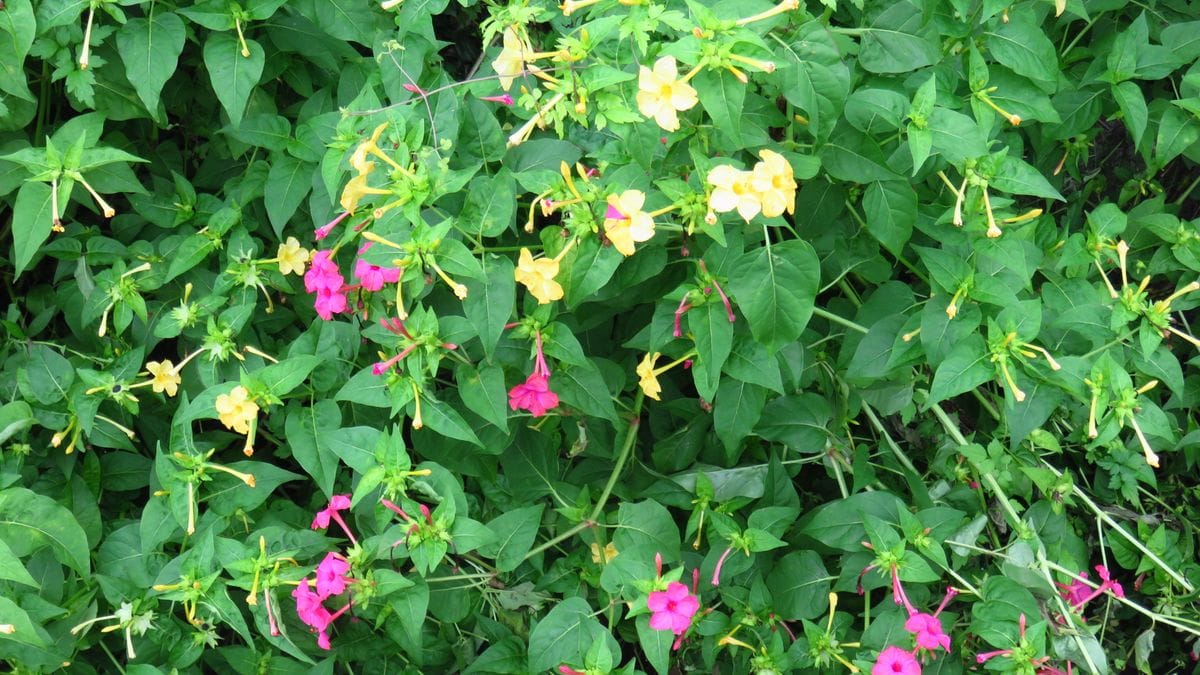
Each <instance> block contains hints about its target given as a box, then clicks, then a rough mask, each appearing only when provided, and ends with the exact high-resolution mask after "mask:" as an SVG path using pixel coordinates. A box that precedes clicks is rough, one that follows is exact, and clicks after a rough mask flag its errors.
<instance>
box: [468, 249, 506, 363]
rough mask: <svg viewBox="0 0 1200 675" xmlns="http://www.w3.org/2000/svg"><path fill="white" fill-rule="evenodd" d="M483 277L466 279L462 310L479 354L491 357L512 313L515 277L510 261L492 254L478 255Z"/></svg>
mask: <svg viewBox="0 0 1200 675" xmlns="http://www.w3.org/2000/svg"><path fill="white" fill-rule="evenodd" d="M479 264H480V265H482V266H483V279H472V278H466V279H464V280H463V282H464V283H465V284H466V286H467V298H466V300H463V313H464V314H466V316H467V320H468V321H470V322H471V325H472V326H474V327H475V332H476V333H477V334H478V335H479V343H480V344H481V345H482V346H483V353H484V354H486V355H487V356H488V358H491V356H492V354H493V353H494V352H495V350H496V343H497V342H499V341H500V335H501V334H502V333H503V332H504V326H505V324H507V323H508V320H509V318H510V317H512V313H513V303H514V302H515V300H516V280H515V278H514V276H513V263H512V260H511V259H509V258H506V257H503V256H498V255H495V254H492V255H485V256H481V257H480V259H479Z"/></svg>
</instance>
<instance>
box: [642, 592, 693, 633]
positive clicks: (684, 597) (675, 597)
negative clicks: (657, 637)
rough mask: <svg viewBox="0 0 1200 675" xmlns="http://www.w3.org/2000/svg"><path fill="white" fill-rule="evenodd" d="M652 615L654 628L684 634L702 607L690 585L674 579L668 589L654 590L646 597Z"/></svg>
mask: <svg viewBox="0 0 1200 675" xmlns="http://www.w3.org/2000/svg"><path fill="white" fill-rule="evenodd" d="M646 606H647V607H648V608H650V611H651V612H653V614H651V615H650V627H651V628H653V629H654V630H669V631H671V632H672V633H675V634H676V635H683V634H684V632H685V631H687V629H688V627H689V626H691V625H692V617H693V616H694V615H695V614H696V612H697V610H699V609H700V600H699V599H698V598H697V597H696V596H695V595H692V593H691V592H690V591H688V587H687V586H684V585H683V584H681V583H679V582H678V581H672V582H671V583H669V584H667V590H665V591H654V592H653V593H651V594H650V597H648V598H647V599H646Z"/></svg>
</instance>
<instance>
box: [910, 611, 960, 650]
mask: <svg viewBox="0 0 1200 675" xmlns="http://www.w3.org/2000/svg"><path fill="white" fill-rule="evenodd" d="M904 630H906V631H908V632H910V633H913V634H914V635H916V636H917V647H919V648H921V649H928V650H930V651H933V650H935V649H937V648H938V647H941V648H942V649H945V650H946V651H947V652H949V651H950V636H949V635H946V634H945V633H944V632H942V622H941V620H939V619H938V618H937V617H936V616H934V615H933V614H926V613H924V612H917V613H916V614H913V615H912V616H910V617H908V621H905V622H904Z"/></svg>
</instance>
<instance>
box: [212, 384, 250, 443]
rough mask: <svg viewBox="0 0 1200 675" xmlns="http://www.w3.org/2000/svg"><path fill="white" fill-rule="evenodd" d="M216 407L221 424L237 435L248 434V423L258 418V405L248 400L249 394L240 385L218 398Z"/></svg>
mask: <svg viewBox="0 0 1200 675" xmlns="http://www.w3.org/2000/svg"><path fill="white" fill-rule="evenodd" d="M216 407H217V415H218V416H220V418H221V424H224V425H225V427H226V428H228V429H233V430H234V431H236V432H238V433H239V434H249V433H250V422H251V421H253V420H254V418H255V417H257V416H258V404H257V403H255V402H254V401H252V400H250V392H248V391H246V388H245V387H243V386H240V385H239V386H237V387H234V388H233V389H232V390H231V391H230V392H229V393H228V394H221V395H220V396H218V397H217V402H216Z"/></svg>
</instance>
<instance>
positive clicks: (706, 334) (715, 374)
mask: <svg viewBox="0 0 1200 675" xmlns="http://www.w3.org/2000/svg"><path fill="white" fill-rule="evenodd" d="M715 300H716V299H715V298H714V299H712V300H710V301H709V302H706V303H704V304H703V305H700V306H699V307H695V308H693V309H692V310H691V311H689V312H688V313H687V320H688V329H689V331H690V332H691V334H692V337H693V339H694V340H695V342H696V352H697V354H698V356H697V357H696V360H695V362H693V363H692V377H693V378H694V379H695V382H696V392H697V393H698V394H700V396H701V397H702V398H705V399H708V400H712V398H713V396H714V395H715V394H716V393H717V384H718V383H719V382H720V380H721V367H722V366H724V365H725V359H727V358H728V357H729V352H730V350H731V349H732V347H733V324H732V323H730V322H729V316H728V315H727V314H726V313H725V306H724V305H722V304H721V303H720V302H716V301H715Z"/></svg>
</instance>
